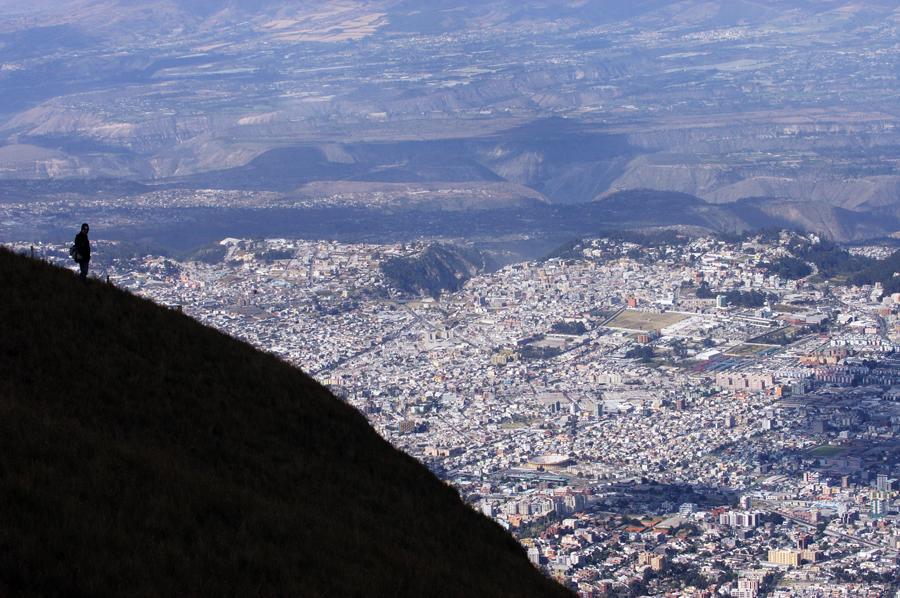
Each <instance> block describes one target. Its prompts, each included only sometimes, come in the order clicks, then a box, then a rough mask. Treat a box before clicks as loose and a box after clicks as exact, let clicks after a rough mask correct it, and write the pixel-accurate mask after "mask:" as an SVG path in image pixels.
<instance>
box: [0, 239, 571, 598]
mask: <svg viewBox="0 0 900 598" xmlns="http://www.w3.org/2000/svg"><path fill="white" fill-rule="evenodd" d="M0 278H2V280H3V281H4V283H3V285H0V318H2V320H3V322H4V329H3V334H2V335H0V413H2V417H0V503H2V505H3V508H2V509H0V594H2V595H3V596H32V597H33V596H47V597H50V596H85V597H86V596H126V595H128V596H131V595H133V596H177V595H192V596H310V597H318V596H322V597H324V596H360V597H362V596H385V597H387V596H417V597H419V596H438V597H440V596H459V597H461V598H462V597H470V596H485V597H491V596H497V597H506V596H509V597H513V596H523V597H532V596H533V597H538V596H544V597H555V596H559V597H563V596H569V595H570V594H569V593H568V592H567V591H566V590H565V589H564V588H562V587H560V586H558V585H556V584H555V583H554V582H552V581H550V580H549V579H547V578H545V577H543V576H542V575H541V574H540V573H539V572H538V571H537V570H536V569H534V567H532V565H531V564H530V563H529V562H528V561H527V559H526V557H525V553H524V550H523V549H522V547H521V546H520V545H519V544H518V543H517V542H516V541H515V540H514V539H513V538H512V537H511V536H509V535H508V534H507V533H505V532H504V531H503V530H502V529H501V528H500V527H499V526H498V525H496V524H495V523H493V522H491V521H490V520H488V519H487V518H485V517H483V516H482V515H480V514H477V513H476V512H474V511H473V510H472V509H470V508H469V507H467V506H466V505H464V504H463V503H462V501H461V500H460V498H459V496H458V495H457V494H456V492H454V491H453V489H452V488H450V487H448V486H447V485H446V484H444V483H442V482H441V481H440V480H438V479H437V478H436V477H435V476H434V475H432V474H431V473H430V472H429V471H428V470H427V469H426V468H425V467H424V466H422V465H421V464H419V463H418V462H416V461H415V460H414V459H412V458H411V457H409V456H407V455H405V454H403V453H401V452H399V451H396V450H394V449H393V448H391V447H390V446H389V445H388V444H387V442H385V441H384V440H382V439H381V438H380V437H379V436H378V435H377V434H376V433H375V432H374V431H373V430H372V429H371V428H370V427H369V426H368V424H367V422H366V421H365V419H364V418H363V416H362V415H360V414H359V413H358V412H357V411H356V410H354V409H353V408H351V407H349V406H348V405H346V404H343V403H342V402H340V401H339V400H338V399H336V398H335V397H333V396H332V395H331V394H330V393H328V392H327V391H326V390H325V389H324V388H322V387H321V386H319V385H318V384H317V383H316V382H315V381H313V380H312V379H311V378H309V377H308V376H306V375H305V374H303V373H302V372H300V371H299V370H297V369H295V368H292V367H290V366H288V365H287V364H285V363H283V362H281V361H279V360H278V359H276V358H275V357H272V356H270V355H266V354H264V353H260V352H258V351H255V350H254V349H252V348H251V347H249V346H247V345H245V344H243V343H240V342H238V341H235V340H233V339H231V338H228V337H226V336H224V335H222V334H220V333H218V332H216V331H214V330H212V329H210V328H206V327H204V326H201V325H200V324H198V323H196V322H195V321H193V320H191V319H189V318H187V317H185V316H183V315H181V314H178V313H176V312H175V311H173V310H168V309H165V308H163V307H160V306H157V305H154V304H152V303H150V302H148V301H145V300H141V299H138V298H136V297H134V296H132V295H129V294H127V293H124V292H121V291H119V290H117V289H114V288H113V287H110V286H107V285H105V284H102V283H100V282H99V281H92V282H91V283H90V284H88V285H83V284H82V283H81V282H80V281H78V280H77V278H76V277H75V276H73V275H72V273H71V272H68V271H65V270H61V269H59V268H55V267H52V266H49V265H46V264H43V263H41V262H37V261H34V260H29V259H26V258H23V257H19V256H15V255H12V254H11V253H9V252H8V251H6V250H2V249H0Z"/></svg>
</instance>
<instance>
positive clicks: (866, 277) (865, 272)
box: [849, 251, 900, 295]
mask: <svg viewBox="0 0 900 598" xmlns="http://www.w3.org/2000/svg"><path fill="white" fill-rule="evenodd" d="M894 272H900V251H895V252H894V253H893V254H891V256H890V257H888V258H887V259H883V260H871V263H870V264H869V265H868V267H866V268H863V269H862V270H860V271H858V272H856V273H854V274H853V275H851V276H850V278H849V282H850V283H851V284H855V285H865V284H875V283H876V282H880V283H881V285H882V286H883V287H884V292H885V294H886V295H891V294H893V293H900V277H895V276H894Z"/></svg>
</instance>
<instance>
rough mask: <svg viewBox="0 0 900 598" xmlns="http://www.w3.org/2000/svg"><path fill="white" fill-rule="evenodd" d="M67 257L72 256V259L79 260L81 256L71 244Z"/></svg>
mask: <svg viewBox="0 0 900 598" xmlns="http://www.w3.org/2000/svg"><path fill="white" fill-rule="evenodd" d="M69 257H70V258H72V259H73V260H75V261H76V262H77V261H79V259H80V258H81V256H80V255H78V250H77V249H76V248H75V245H72V246H71V247H69Z"/></svg>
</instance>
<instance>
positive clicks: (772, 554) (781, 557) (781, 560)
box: [768, 550, 800, 567]
mask: <svg viewBox="0 0 900 598" xmlns="http://www.w3.org/2000/svg"><path fill="white" fill-rule="evenodd" d="M768 556H769V562H770V563H773V564H775V565H788V566H791V567H799V566H800V553H799V552H798V551H796V550H770V551H769V555H768Z"/></svg>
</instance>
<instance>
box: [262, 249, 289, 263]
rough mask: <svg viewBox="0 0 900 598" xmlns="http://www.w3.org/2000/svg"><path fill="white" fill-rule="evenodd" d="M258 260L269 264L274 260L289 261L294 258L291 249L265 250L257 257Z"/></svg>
mask: <svg viewBox="0 0 900 598" xmlns="http://www.w3.org/2000/svg"><path fill="white" fill-rule="evenodd" d="M257 257H258V258H259V259H260V260H262V261H264V262H266V263H271V262H274V261H276V260H289V259H293V257H294V250H293V249H267V250H265V251H263V252H262V253H260V254H259V255H258V256H257Z"/></svg>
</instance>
